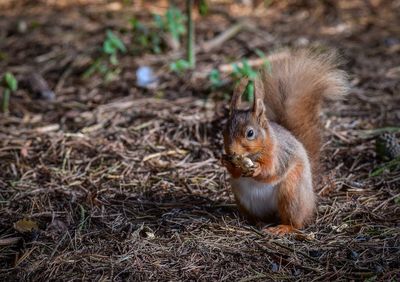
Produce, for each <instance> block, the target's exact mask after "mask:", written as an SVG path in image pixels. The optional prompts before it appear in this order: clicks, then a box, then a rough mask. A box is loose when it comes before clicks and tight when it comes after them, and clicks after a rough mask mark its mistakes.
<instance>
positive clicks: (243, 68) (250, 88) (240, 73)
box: [231, 59, 257, 101]
mask: <svg viewBox="0 0 400 282" xmlns="http://www.w3.org/2000/svg"><path fill="white" fill-rule="evenodd" d="M231 76H232V77H233V79H235V80H236V81H239V80H240V79H242V78H248V79H249V83H248V84H247V86H246V90H245V97H246V100H247V101H252V100H253V99H254V80H255V79H256V77H257V71H256V70H254V69H253V68H252V67H251V66H250V64H249V62H248V61H247V60H246V59H243V60H242V62H241V64H240V65H239V64H234V65H233V72H232V74H231Z"/></svg>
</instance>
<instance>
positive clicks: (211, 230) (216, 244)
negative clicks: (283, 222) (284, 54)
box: [0, 0, 400, 281]
mask: <svg viewBox="0 0 400 282" xmlns="http://www.w3.org/2000/svg"><path fill="white" fill-rule="evenodd" d="M134 2H135V3H134V4H129V1H125V2H116V3H111V2H109V1H104V2H103V1H3V3H2V1H0V5H3V7H2V8H1V12H0V15H1V16H0V39H1V40H0V51H1V52H0V57H1V59H0V74H1V75H3V73H4V72H5V71H11V72H13V73H14V74H15V75H16V77H17V79H18V80H19V82H20V87H19V90H17V92H16V93H13V94H12V97H11V104H10V113H9V115H4V114H2V115H1V118H0V214H1V216H0V279H1V280H2V281H11V280H20V281H25V280H40V281H45V280H102V281H106V280H116V281H121V280H173V281H176V280H201V281H205V280H207V281H213V280H228V281H252V280H255V281H257V280H258V281H265V280H294V279H296V280H304V281H314V280H321V281H329V280H347V279H356V280H364V279H366V280H368V281H375V280H382V281H396V280H398V279H399V275H400V274H399V268H400V260H399V258H400V227H399V221H400V194H399V192H400V189H399V188H400V184H399V183H400V173H399V170H398V169H397V170H396V168H395V167H394V168H393V167H390V166H388V167H387V168H386V169H380V170H379V168H382V167H383V166H384V165H385V164H387V163H385V161H383V160H381V159H380V158H379V157H378V155H377V154H376V152H375V139H376V136H377V135H379V134H380V133H381V132H382V131H384V130H386V129H388V127H390V128H389V129H390V130H392V131H394V132H396V130H397V132H398V129H399V128H398V126H399V124H400V113H399V112H400V95H399V94H400V92H399V90H400V86H399V81H400V69H399V68H400V41H399V34H400V29H399V27H400V18H399V17H398V15H399V14H400V4H399V2H398V1H383V0H382V1H355V0H354V1H335V2H334V1H332V2H334V3H336V4H331V5H329V3H331V2H327V1H326V3H325V1H272V3H271V5H270V6H269V7H268V8H267V9H261V6H259V7H258V8H256V9H254V10H252V9H251V7H248V6H245V5H243V4H229V3H227V2H229V1H211V2H210V5H211V6H213V7H212V11H210V14H209V15H207V16H205V17H198V16H196V33H197V39H196V41H197V42H199V43H201V42H207V41H208V40H211V39H212V38H214V36H216V35H218V34H220V33H221V32H223V31H224V30H226V29H227V28H229V27H230V26H232V25H233V24H235V22H236V21H240V20H243V19H246V20H250V21H251V27H249V28H248V29H247V30H246V31H242V32H239V33H238V34H237V35H236V36H235V37H234V38H232V39H230V40H228V41H226V42H224V43H223V44H221V45H219V46H215V47H214V48H213V50H212V51H208V52H204V51H203V52H202V51H201V50H200V51H199V53H198V58H197V59H198V68H197V69H196V71H195V72H196V73H191V72H186V73H185V74H183V75H181V76H177V75H175V74H172V73H170V72H169V71H168V64H169V62H170V61H171V58H174V57H176V54H179V51H178V53H177V52H176V51H173V50H171V48H170V47H168V46H166V47H164V49H163V50H162V53H161V54H151V53H150V52H144V51H140V52H137V50H136V51H135V52H133V51H132V52H130V51H128V53H126V54H124V55H123V56H120V57H119V65H118V67H119V68H120V72H118V73H116V76H117V79H116V80H112V81H110V82H109V83H105V82H104V77H103V76H102V75H101V74H95V75H93V76H91V77H89V78H82V75H83V74H84V73H85V70H87V69H88V68H89V67H90V65H91V63H92V62H93V60H95V58H96V56H97V54H98V50H97V49H98V48H99V47H101V45H102V42H103V40H104V35H105V31H106V29H112V30H114V31H115V32H116V33H117V34H119V35H121V37H122V39H123V41H124V42H125V44H126V46H127V48H128V49H129V48H133V47H135V46H134V37H135V35H134V34H132V33H131V32H130V31H129V28H130V25H129V19H130V18H132V16H135V17H136V18H137V19H139V20H140V21H143V22H146V21H147V22H148V21H151V19H152V17H151V13H152V12H155V13H164V11H165V7H166V6H167V4H166V2H167V1H154V3H151V4H149V2H153V1H146V2H148V3H147V4H143V3H142V2H145V1H134ZM136 2H137V4H136ZM139 2H140V3H139ZM255 2H257V1H255ZM261 2H262V1H261ZM257 5H260V4H257ZM285 46H289V47H293V46H297V47H298V46H300V47H303V46H325V47H326V46H327V47H334V48H337V49H338V50H339V52H340V53H341V54H342V55H343V57H344V59H345V60H346V63H345V65H344V69H345V70H347V71H348V72H349V73H350V75H351V86H352V91H351V94H350V95H349V97H348V99H347V100H346V101H344V102H339V103H335V104H330V105H329V106H328V107H326V110H325V111H324V115H323V117H322V118H323V120H324V126H325V129H324V135H325V143H324V146H323V154H322V155H323V160H322V167H323V169H322V171H323V173H322V177H321V181H320V183H319V185H317V187H316V189H317V191H318V194H319V206H318V216H317V219H316V221H315V222H314V223H313V224H311V225H310V226H309V227H307V228H306V229H305V230H304V235H303V236H296V237H293V236H284V237H275V236H272V235H269V234H264V233H263V232H261V230H259V229H257V228H255V227H253V226H251V225H249V224H248V223H247V222H246V221H245V220H244V219H243V218H241V217H240V215H239V214H238V212H237V211H236V209H235V205H234V202H233V198H232V194H231V192H230V188H229V184H228V182H227V179H228V176H227V173H226V171H225V170H224V169H223V168H222V167H221V166H220V163H219V158H220V156H221V154H222V140H221V128H222V127H223V124H224V122H225V121H226V114H227V108H226V106H227V99H228V98H229V90H228V89H229V86H230V85H231V83H230V82H229V78H228V79H227V80H226V82H227V83H226V84H225V86H223V87H222V88H219V89H215V90H214V89H211V88H210V86H209V82H208V79H206V78H204V77H205V76H206V75H204V74H203V71H204V72H205V71H206V70H207V69H209V68H212V67H217V66H219V65H221V64H226V63H229V62H232V61H237V60H239V59H240V58H243V57H247V58H250V59H251V58H257V55H256V54H255V52H254V50H255V49H260V50H262V51H263V52H265V53H266V54H268V52H270V51H271V50H275V49H279V48H281V47H285ZM144 64H146V65H150V66H152V67H153V68H154V69H155V70H156V72H157V74H158V75H159V78H160V80H159V83H158V85H157V87H156V88H155V89H143V88H140V87H137V86H136V77H135V71H136V69H137V68H138V67H139V66H141V65H144ZM31 73H36V74H40V75H41V76H43V77H44V78H45V80H46V81H47V83H48V84H49V85H50V88H51V89H53V90H54V91H55V95H56V98H55V99H54V100H52V101H48V100H45V99H43V97H42V98H40V97H36V96H35V95H33V93H32V92H33V91H32V89H30V88H29V83H28V82H26V80H27V79H26V77H28V76H29V75H31ZM396 126H397V128H396ZM377 169H378V171H377Z"/></svg>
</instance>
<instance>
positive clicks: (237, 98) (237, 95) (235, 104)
mask: <svg viewBox="0 0 400 282" xmlns="http://www.w3.org/2000/svg"><path fill="white" fill-rule="evenodd" d="M247 83H248V79H241V80H240V81H239V83H238V84H237V85H236V86H235V89H234V90H233V94H232V100H231V109H230V112H231V113H232V112H233V111H234V110H235V109H237V108H239V105H240V102H241V100H242V94H243V92H244V90H245V89H246V85H247Z"/></svg>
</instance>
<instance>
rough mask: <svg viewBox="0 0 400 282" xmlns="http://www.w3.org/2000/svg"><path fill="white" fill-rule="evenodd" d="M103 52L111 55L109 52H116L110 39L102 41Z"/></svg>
mask: <svg viewBox="0 0 400 282" xmlns="http://www.w3.org/2000/svg"><path fill="white" fill-rule="evenodd" d="M103 52H104V53H106V54H109V55H111V54H115V53H116V52H117V49H115V47H114V45H113V44H112V42H111V41H109V40H106V41H104V43H103Z"/></svg>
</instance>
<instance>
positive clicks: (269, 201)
mask: <svg viewBox="0 0 400 282" xmlns="http://www.w3.org/2000/svg"><path fill="white" fill-rule="evenodd" d="M231 185H232V190H233V193H234V194H235V196H236V198H237V200H238V201H239V202H240V204H241V205H242V206H243V207H244V208H246V210H248V211H249V212H250V213H251V214H253V215H255V216H257V217H260V218H263V217H265V216H268V215H271V214H274V213H276V212H277V210H278V199H277V193H276V189H277V188H276V186H273V185H270V184H266V183H263V182H258V181H256V180H254V179H253V178H251V177H240V178H236V179H232V180H231Z"/></svg>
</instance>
